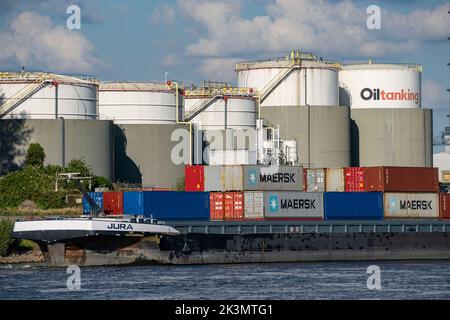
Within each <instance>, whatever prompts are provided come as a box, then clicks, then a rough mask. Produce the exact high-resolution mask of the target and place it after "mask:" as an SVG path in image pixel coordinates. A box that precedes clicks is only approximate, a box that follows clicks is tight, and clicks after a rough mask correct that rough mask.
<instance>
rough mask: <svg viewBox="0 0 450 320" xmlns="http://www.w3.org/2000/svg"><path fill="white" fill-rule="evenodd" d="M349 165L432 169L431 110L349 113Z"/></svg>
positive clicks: (371, 110) (378, 110) (356, 111)
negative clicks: (350, 161)
mask: <svg viewBox="0 0 450 320" xmlns="http://www.w3.org/2000/svg"><path fill="white" fill-rule="evenodd" d="M351 118H352V125H351V129H352V133H351V137H352V165H353V166H362V167H363V166H408V167H431V166H432V165H433V162H432V161H433V158H432V157H433V154H432V152H433V136H432V132H433V131H432V129H433V120H432V110H431V109H412V108H409V109H407V108H400V109H397V108H389V109H387V108H377V109H375V108H372V109H352V110H351Z"/></svg>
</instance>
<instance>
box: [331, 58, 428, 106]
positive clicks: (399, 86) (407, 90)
mask: <svg viewBox="0 0 450 320" xmlns="http://www.w3.org/2000/svg"><path fill="white" fill-rule="evenodd" d="M421 73H422V67H421V66H420V65H412V64H376V63H371V62H370V61H369V63H366V64H348V65H343V66H342V70H341V71H340V72H339V85H340V88H339V102H340V105H345V106H350V107H351V108H352V109H356V108H420V107H421Z"/></svg>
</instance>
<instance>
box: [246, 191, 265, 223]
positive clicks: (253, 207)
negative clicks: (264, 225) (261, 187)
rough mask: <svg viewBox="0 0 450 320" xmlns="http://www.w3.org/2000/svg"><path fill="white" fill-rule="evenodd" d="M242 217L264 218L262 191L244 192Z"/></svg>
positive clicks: (250, 218)
mask: <svg viewBox="0 0 450 320" xmlns="http://www.w3.org/2000/svg"><path fill="white" fill-rule="evenodd" d="M244 218H245V219H248V220H260V219H264V193H263V192H260V191H246V192H244Z"/></svg>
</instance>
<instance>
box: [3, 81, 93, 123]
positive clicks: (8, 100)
mask: <svg viewBox="0 0 450 320" xmlns="http://www.w3.org/2000/svg"><path fill="white" fill-rule="evenodd" d="M43 82H46V83H47V85H44V86H42V87H38V86H39V84H41V83H43ZM33 89H36V92H35V93H34V94H32V95H31V96H29V97H27V99H26V100H25V101H24V102H23V103H21V104H20V105H18V106H17V107H16V108H15V109H13V110H12V111H11V112H9V113H7V114H6V115H5V116H4V119H57V118H60V117H63V118H65V119H83V120H84V119H87V120H93V119H97V102H98V100H97V93H98V84H97V80H96V79H95V78H94V77H91V76H67V75H57V74H52V73H42V72H21V73H9V72H6V73H0V109H2V110H1V111H2V112H4V111H6V109H8V108H7V107H6V106H7V105H9V106H11V104H14V101H18V100H20V98H21V97H23V96H24V95H25V94H26V93H30V92H32V91H33ZM2 105H3V108H2V107H1V106H2ZM4 109H5V110H4Z"/></svg>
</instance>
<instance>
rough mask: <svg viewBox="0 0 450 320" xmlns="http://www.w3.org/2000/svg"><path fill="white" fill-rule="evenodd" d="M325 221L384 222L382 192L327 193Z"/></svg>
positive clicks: (325, 194) (325, 198)
mask: <svg viewBox="0 0 450 320" xmlns="http://www.w3.org/2000/svg"><path fill="white" fill-rule="evenodd" d="M323 202H324V211H325V220H345V219H348V220H382V219H383V216H384V214H383V213H384V210H383V193H382V192H325V193H324V196H323Z"/></svg>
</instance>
